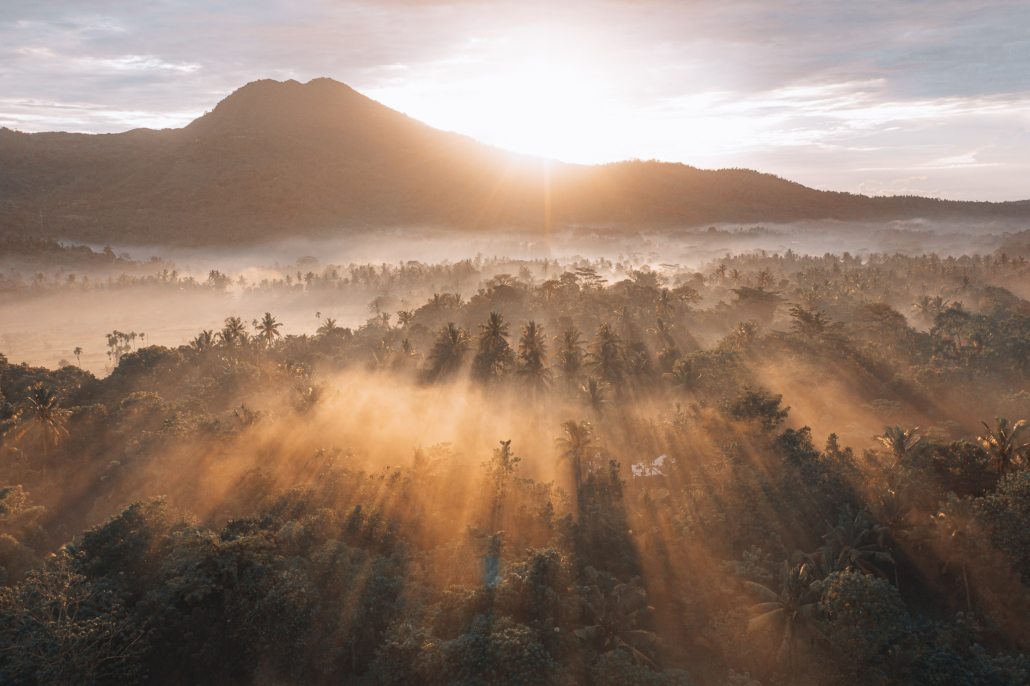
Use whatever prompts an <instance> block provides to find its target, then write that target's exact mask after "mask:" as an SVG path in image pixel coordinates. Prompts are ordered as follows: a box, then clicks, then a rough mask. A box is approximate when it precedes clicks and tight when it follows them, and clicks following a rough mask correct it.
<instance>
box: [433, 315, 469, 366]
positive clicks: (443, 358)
mask: <svg viewBox="0 0 1030 686" xmlns="http://www.w3.org/2000/svg"><path fill="white" fill-rule="evenodd" d="M471 347H472V341H471V339H470V337H469V332H468V329H460V328H458V327H457V326H456V325H455V324H454V322H449V323H448V324H447V326H445V327H443V328H442V329H440V333H439V335H438V336H437V338H436V343H435V344H433V351H432V352H431V353H430V354H429V359H430V361H431V363H432V366H431V367H430V375H431V376H432V377H433V378H438V377H442V376H450V375H451V374H454V373H455V372H457V371H458V370H459V369H460V368H461V365H462V363H463V362H464V361H465V355H466V353H468V351H469V349H470V348H471Z"/></svg>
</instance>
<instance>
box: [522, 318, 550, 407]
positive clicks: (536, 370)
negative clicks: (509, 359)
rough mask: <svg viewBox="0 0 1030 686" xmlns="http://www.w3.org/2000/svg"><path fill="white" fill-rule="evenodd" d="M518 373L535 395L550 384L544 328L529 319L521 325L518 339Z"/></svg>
mask: <svg viewBox="0 0 1030 686" xmlns="http://www.w3.org/2000/svg"><path fill="white" fill-rule="evenodd" d="M518 360H519V368H518V375H519V376H520V377H521V378H522V380H523V382H524V383H525V385H526V388H527V389H529V391H530V392H531V393H532V394H533V395H536V394H537V393H539V392H541V391H543V390H546V389H547V387H548V386H550V384H551V369H550V368H549V367H548V366H547V342H546V340H545V339H544V328H543V327H542V326H538V325H537V323H536V322H534V321H530V322H529V323H528V324H526V325H525V326H523V327H522V337H521V338H520V339H519V354H518Z"/></svg>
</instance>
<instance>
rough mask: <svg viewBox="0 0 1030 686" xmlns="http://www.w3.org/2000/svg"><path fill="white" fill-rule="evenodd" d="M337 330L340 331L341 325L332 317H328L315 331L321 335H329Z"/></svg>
mask: <svg viewBox="0 0 1030 686" xmlns="http://www.w3.org/2000/svg"><path fill="white" fill-rule="evenodd" d="M336 331H340V327H338V326H337V325H336V320H335V319H333V318H332V317H326V318H325V321H324V322H322V325H321V326H319V327H318V329H316V330H315V333H317V334H318V335H319V336H329V335H330V334H332V333H333V332H336Z"/></svg>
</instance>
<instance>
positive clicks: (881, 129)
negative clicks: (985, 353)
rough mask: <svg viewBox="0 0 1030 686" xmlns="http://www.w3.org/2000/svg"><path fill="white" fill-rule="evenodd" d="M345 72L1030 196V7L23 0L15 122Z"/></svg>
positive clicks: (95, 113)
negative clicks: (251, 83) (264, 80)
mask: <svg viewBox="0 0 1030 686" xmlns="http://www.w3.org/2000/svg"><path fill="white" fill-rule="evenodd" d="M320 76H329V77H332V78H335V79H337V80H340V81H343V82H345V83H347V84H349V85H351V86H353V87H354V88H356V89H358V90H359V91H361V92H363V93H365V94H366V95H369V96H370V97H373V98H375V99H376V100H379V101H380V102H382V103H384V104H386V105H389V106H390V107H393V108H395V109H398V110H401V111H403V112H406V113H407V114H409V115H411V116H412V117H415V118H417V119H421V120H423V121H425V122H427V123H429V124H431V125H433V126H436V127H438V128H443V129H449V130H454V131H458V132H461V133H465V134H468V135H470V136H473V137H475V138H477V139H479V140H482V141H485V142H488V143H492V144H495V145H497V146H500V147H504V148H509V149H513V150H518V151H523V152H529V153H538V154H542V155H546V156H549V157H556V158H559V159H563V160H567V161H572V162H589V163H594V162H606V161H613V160H619V159H625V158H630V157H637V158H643V159H650V158H658V159H663V160H673V161H682V162H686V163H688V164H693V165H696V166H699V167H712V168H718V167H749V168H753V169H758V170H760V171H766V172H771V173H775V174H778V175H780V176H784V177H787V178H790V179H793V180H796V181H799V182H801V183H804V184H806V185H809V186H813V187H816V188H826V189H833V190H846V191H853V192H863V193H870V194H873V193H906V192H909V193H918V194H922V195H934V196H940V197H946V198H955V199H981V200H1013V199H1024V198H1030V1H1028V0H1018V1H1004V2H972V1H970V0H940V1H936V2H930V1H923V2H916V1H907V0H893V1H889V2H888V1H881V0H866V1H864V2H855V1H854V0H850V1H849V2H836V1H827V0H821V1H820V0H811V1H804V0H798V1H788V0H774V1H770V2H758V1H751V2H747V1H739V0H712V1H708V0H680V1H677V2H661V1H654V2H651V1H648V0H621V1H616V0H611V1H608V2H586V1H577V0H568V1H565V2H559V1H558V0H551V1H549V2H539V3H538V2H533V1H532V0H520V1H519V2H503V1H500V2H498V1H495V2H476V1H474V0H455V1H453V2H449V3H443V2H431V1H429V2H417V1H416V0H408V1H404V0H396V1H387V2H376V3H371V2H368V3H360V2H345V1H343V0H333V1H328V0H326V1H321V2H302V1H299V0H294V1H292V2H287V1H286V0H204V1H203V2H194V1H193V0H134V1H132V2H121V1H117V0H79V1H70V0H69V1H56V0H0V125H2V126H7V127H10V128H15V129H20V130H23V131H43V130H73V131H91V132H112V131H122V130H125V129H128V128H133V127H137V126H149V127H158V128H159V127H164V126H181V125H183V124H185V123H187V122H189V121H190V120H191V119H193V118H195V117H196V116H198V115H200V114H202V113H203V112H204V111H205V110H208V109H211V108H212V107H213V106H214V105H215V104H216V103H217V102H218V101H219V100H220V99H222V98H223V97H225V96H226V95H228V94H229V93H230V92H232V91H233V90H234V89H236V88H238V87H240V86H242V85H243V84H245V83H247V82H248V81H252V80H255V79H259V78H275V79H280V80H282V79H288V78H295V79H298V80H301V81H307V80H309V79H311V78H315V77H320Z"/></svg>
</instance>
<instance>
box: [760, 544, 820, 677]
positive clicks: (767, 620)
mask: <svg viewBox="0 0 1030 686" xmlns="http://www.w3.org/2000/svg"><path fill="white" fill-rule="evenodd" d="M783 565H784V570H783V572H784V573H783V590H782V591H780V592H779V593H776V592H774V591H773V590H772V589H770V588H768V587H767V586H763V585H761V584H758V583H755V582H752V581H746V582H744V585H745V587H746V588H748V589H749V590H750V591H751V592H752V593H754V594H755V595H756V596H758V598H759V599H760V600H761V601H762V602H760V603H759V604H757V605H755V606H753V607H752V608H751V614H752V615H753V616H752V618H751V621H750V622H748V626H747V628H748V633H752V632H763V633H766V634H767V635H769V637H770V638H771V640H772V643H773V645H774V646H776V649H777V650H776V652H777V655H779V656H781V657H782V655H783V654H784V653H786V656H787V675H788V683H793V682H794V671H795V666H796V659H795V653H796V648H797V641H798V639H799V638H807V639H809V640H810V641H813V642H814V641H820V642H825V641H826V637H825V636H824V635H823V632H822V626H821V623H820V621H819V619H818V609H819V597H820V595H821V594H822V588H821V585H820V583H819V582H818V581H815V582H813V581H812V580H811V576H812V570H811V567H810V566H809V565H807V564H801V565H795V566H790V565H788V564H787V563H786V562H784V563H783Z"/></svg>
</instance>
